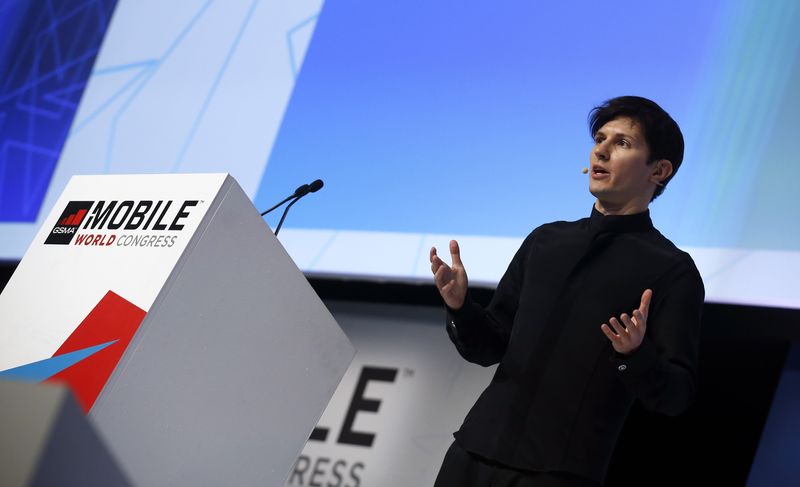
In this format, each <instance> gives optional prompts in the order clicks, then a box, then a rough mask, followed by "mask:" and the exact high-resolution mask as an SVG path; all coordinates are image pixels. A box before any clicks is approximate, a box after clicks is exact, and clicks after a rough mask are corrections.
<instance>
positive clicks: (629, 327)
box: [620, 313, 636, 331]
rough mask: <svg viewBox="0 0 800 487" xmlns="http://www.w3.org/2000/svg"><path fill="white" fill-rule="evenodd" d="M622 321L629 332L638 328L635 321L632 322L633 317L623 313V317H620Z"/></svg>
mask: <svg viewBox="0 0 800 487" xmlns="http://www.w3.org/2000/svg"><path fill="white" fill-rule="evenodd" d="M620 319H621V320H622V324H623V325H625V329H626V330H628V331H631V330H632V329H633V328H634V327H635V326H636V325H634V324H633V321H632V320H631V317H630V316H628V315H627V314H625V313H622V316H620Z"/></svg>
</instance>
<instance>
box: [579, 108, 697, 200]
mask: <svg viewBox="0 0 800 487" xmlns="http://www.w3.org/2000/svg"><path fill="white" fill-rule="evenodd" d="M620 117H628V118H630V119H631V120H633V121H634V122H635V123H636V125H638V126H639V129H640V130H641V131H642V134H643V135H644V138H645V141H646V142H647V146H648V148H649V149H650V160H648V161H647V163H648V164H651V163H653V162H655V161H657V160H659V159H667V160H668V161H670V162H671V163H672V174H671V175H670V177H668V178H667V179H665V180H664V185H663V186H656V190H655V192H654V193H653V198H652V199H651V200H650V201H653V200H654V199H656V197H658V195H660V194H661V193H663V192H664V188H665V187H666V186H667V183H669V182H670V181H671V180H672V178H673V177H674V176H675V174H676V173H677V172H678V168H679V167H681V162H682V161H683V134H681V129H680V127H678V124H677V123H675V120H673V119H672V117H670V116H669V114H668V113H667V112H665V111H664V109H663V108H661V107H660V106H658V105H657V104H656V103H655V102H653V101H651V100H648V99H647V98H642V97H640V96H619V97H617V98H612V99H610V100H606V101H605V102H603V104H602V105H600V106H599V107H594V108H593V109H592V111H591V112H589V130H590V132H591V135H592V138H594V136H595V135H596V134H597V131H598V130H600V128H601V127H602V126H603V125H605V124H606V123H608V122H610V121H612V120H615V119H617V118H620Z"/></svg>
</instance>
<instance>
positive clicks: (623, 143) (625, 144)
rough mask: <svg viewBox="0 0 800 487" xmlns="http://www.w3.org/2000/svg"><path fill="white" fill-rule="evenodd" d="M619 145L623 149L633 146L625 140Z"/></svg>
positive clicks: (621, 140)
mask: <svg viewBox="0 0 800 487" xmlns="http://www.w3.org/2000/svg"><path fill="white" fill-rule="evenodd" d="M617 144H619V145H621V146H622V147H626V148H627V147H630V146H631V144H630V143H628V141H627V140H625V139H620V141H619V142H617Z"/></svg>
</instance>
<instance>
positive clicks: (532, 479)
mask: <svg viewBox="0 0 800 487" xmlns="http://www.w3.org/2000/svg"><path fill="white" fill-rule="evenodd" d="M433 485H434V487H601V486H600V484H598V483H597V482H594V481H592V480H589V479H585V478H583V477H579V476H577V475H573V474H569V473H563V472H541V473H535V472H525V471H521V470H515V469H512V468H508V467H506V466H504V465H500V464H498V463H494V462H491V461H489V460H486V459H484V458H481V457H479V456H476V455H473V454H471V453H469V452H468V451H466V450H464V449H463V448H461V447H460V446H459V445H458V443H456V442H455V441H454V442H453V444H452V445H450V449H448V450H447V454H445V456H444V461H443V462H442V468H441V469H440V470H439V476H438V477H436V483H435V484H433Z"/></svg>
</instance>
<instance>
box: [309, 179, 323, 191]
mask: <svg viewBox="0 0 800 487" xmlns="http://www.w3.org/2000/svg"><path fill="white" fill-rule="evenodd" d="M323 186H325V183H323V182H322V180H321V179H317V180H316V181H313V182H312V183H311V184H309V185H308V192H309V193H316V192H317V191H319V190H320V189H322V187H323Z"/></svg>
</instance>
